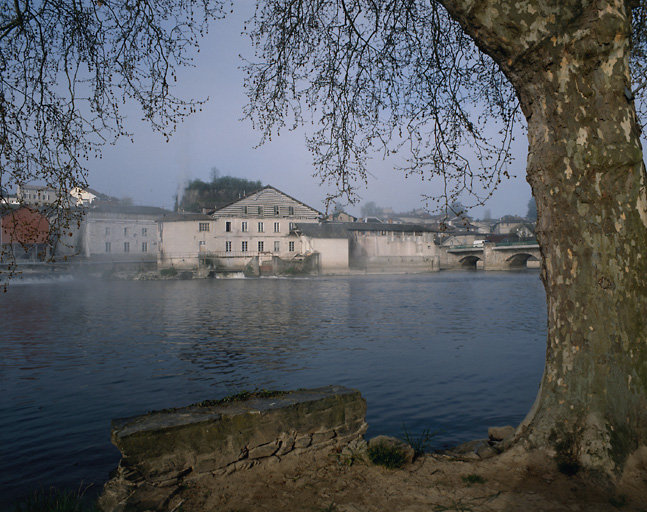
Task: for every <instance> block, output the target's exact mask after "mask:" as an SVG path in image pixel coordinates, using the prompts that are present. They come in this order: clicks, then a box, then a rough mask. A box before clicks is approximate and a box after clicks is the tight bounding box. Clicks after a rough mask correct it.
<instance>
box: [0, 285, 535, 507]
mask: <svg viewBox="0 0 647 512" xmlns="http://www.w3.org/2000/svg"><path fill="white" fill-rule="evenodd" d="M545 309H546V307H545V295H544V290H543V287H542V285H541V282H540V280H539V277H538V273H537V272H519V273H516V272H515V273H503V272H501V273H494V272H493V273H474V272H457V273H452V272H441V273H437V274H424V275H386V276H383V275H380V276H351V277H329V278H323V277H322V278H303V279H299V278H290V279H219V280H199V281H138V282H125V281H124V282H108V281H99V280H97V281H87V282H84V281H77V280H74V279H69V278H67V279H66V278H64V279H60V280H57V281H56V282H38V281H33V282H22V283H21V284H18V282H17V283H16V286H14V285H13V284H12V285H10V289H9V292H8V293H6V294H3V295H2V296H0V311H1V312H2V313H0V315H2V317H1V318H2V324H1V325H2V334H1V336H0V346H1V348H2V358H0V446H2V449H1V451H0V457H1V459H2V461H1V462H0V489H2V492H1V495H0V508H3V507H6V506H7V504H9V503H11V502H12V501H13V500H15V499H16V498H18V497H19V496H22V495H24V494H26V493H29V492H30V491H32V490H34V489H38V488H41V487H49V486H51V485H55V486H63V487H72V488H78V486H79V484H80V482H82V481H83V482H85V483H86V484H87V483H94V484H96V487H95V488H96V489H97V492H98V489H99V487H100V485H101V484H102V483H103V482H104V481H105V480H106V479H107V478H108V474H109V472H110V471H111V470H112V469H114V468H115V467H116V465H117V463H118V461H119V453H118V451H117V450H116V448H114V447H113V446H112V445H111V444H110V420H111V419H112V418H117V417H125V416H132V415H137V414H142V413H145V412H146V411H149V410H152V409H159V408H166V407H173V406H181V405H186V404H189V403H192V402H197V401H200V400H204V399H212V398H219V397H222V396H225V395H228V394H232V393H237V392H240V391H243V390H252V389H255V388H266V389H292V388H300V387H316V386H324V385H328V384H341V385H345V386H349V387H353V388H357V389H359V390H360V391H361V392H362V394H363V396H364V397H365V398H366V399H367V401H368V415H367V421H368V423H369V432H368V434H367V435H368V437H371V436H373V435H377V434H381V433H386V434H391V435H400V434H402V431H403V425H404V426H406V429H407V430H408V431H409V432H411V433H414V434H415V433H419V432H422V431H423V430H425V429H429V430H432V431H438V433H437V434H436V436H435V437H434V438H433V444H434V446H435V447H437V448H440V447H443V446H447V445H451V444H456V443H459V442H462V441H466V440H470V439H476V438H483V437H486V436H487V427H489V426H494V425H503V424H513V425H516V424H518V423H519V422H520V421H521V420H522V419H523V417H524V416H525V414H526V413H527V411H528V410H529V408H530V406H531V405H532V402H533V400H534V398H535V395H536V392H537V389H538V386H539V381H540V378H541V373H542V370H543V364H544V354H545V338H546V312H545Z"/></svg>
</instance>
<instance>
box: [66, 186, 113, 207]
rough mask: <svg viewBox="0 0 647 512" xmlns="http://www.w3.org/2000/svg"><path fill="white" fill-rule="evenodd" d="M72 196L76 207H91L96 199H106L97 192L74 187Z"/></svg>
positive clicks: (71, 191) (71, 192)
mask: <svg viewBox="0 0 647 512" xmlns="http://www.w3.org/2000/svg"><path fill="white" fill-rule="evenodd" d="M70 195H71V196H72V197H73V198H74V200H75V202H76V206H90V205H91V204H92V203H93V201H94V200H95V199H97V198H99V197H105V196H104V195H103V194H101V193H99V192H97V191H96V190H92V189H91V188H81V187H74V188H73V189H72V190H70Z"/></svg>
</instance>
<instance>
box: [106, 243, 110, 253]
mask: <svg viewBox="0 0 647 512" xmlns="http://www.w3.org/2000/svg"><path fill="white" fill-rule="evenodd" d="M106 252H110V242H106Z"/></svg>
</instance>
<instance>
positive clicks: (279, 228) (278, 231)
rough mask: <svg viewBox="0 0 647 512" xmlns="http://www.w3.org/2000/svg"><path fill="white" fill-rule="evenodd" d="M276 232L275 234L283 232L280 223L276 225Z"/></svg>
mask: <svg viewBox="0 0 647 512" xmlns="http://www.w3.org/2000/svg"><path fill="white" fill-rule="evenodd" d="M274 232H275V233H280V232H281V223H280V222H275V223H274Z"/></svg>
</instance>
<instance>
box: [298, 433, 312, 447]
mask: <svg viewBox="0 0 647 512" xmlns="http://www.w3.org/2000/svg"><path fill="white" fill-rule="evenodd" d="M311 443H312V436H311V435H310V434H307V435H305V436H299V437H297V438H296V440H295V441H294V447H295V448H307V447H308V446H310V444H311Z"/></svg>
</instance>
